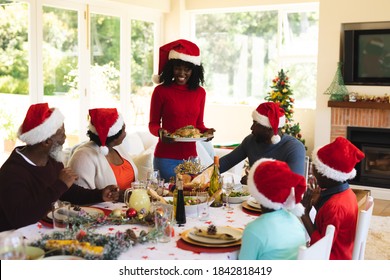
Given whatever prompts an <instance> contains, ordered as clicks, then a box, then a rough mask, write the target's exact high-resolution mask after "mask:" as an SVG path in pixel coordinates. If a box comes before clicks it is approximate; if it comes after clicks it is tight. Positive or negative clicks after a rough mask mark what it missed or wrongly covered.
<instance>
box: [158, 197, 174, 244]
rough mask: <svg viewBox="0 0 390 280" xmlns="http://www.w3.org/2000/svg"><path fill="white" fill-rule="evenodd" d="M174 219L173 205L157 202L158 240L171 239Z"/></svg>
mask: <svg viewBox="0 0 390 280" xmlns="http://www.w3.org/2000/svg"><path fill="white" fill-rule="evenodd" d="M172 220H173V205H170V204H164V203H161V202H156V204H155V208H154V222H155V225H156V231H157V241H158V242H162V243H166V242H169V241H170V240H171V235H172Z"/></svg>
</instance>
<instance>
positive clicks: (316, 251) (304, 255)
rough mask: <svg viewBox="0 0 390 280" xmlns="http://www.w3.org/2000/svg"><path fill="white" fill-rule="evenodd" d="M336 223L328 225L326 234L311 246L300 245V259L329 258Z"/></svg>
mask: <svg viewBox="0 0 390 280" xmlns="http://www.w3.org/2000/svg"><path fill="white" fill-rule="evenodd" d="M335 229H336V228H335V227H334V225H328V226H327V227H326V232H325V236H324V237H322V238H321V239H320V240H318V241H317V242H316V243H314V244H313V245H311V246H310V247H306V246H300V247H299V249H298V258H297V259H298V260H329V256H330V250H331V249H332V244H333V237H334V231H335Z"/></svg>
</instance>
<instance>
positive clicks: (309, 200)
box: [301, 175, 321, 215]
mask: <svg viewBox="0 0 390 280" xmlns="http://www.w3.org/2000/svg"><path fill="white" fill-rule="evenodd" d="M320 194H321V188H320V187H319V186H318V184H317V180H316V178H315V177H314V176H313V175H310V177H309V179H308V186H307V190H306V192H305V194H304V196H303V198H302V201H301V203H302V205H303V206H304V207H305V214H307V215H308V214H309V213H310V210H311V208H312V207H313V206H314V205H316V204H317V202H318V199H319V198H320Z"/></svg>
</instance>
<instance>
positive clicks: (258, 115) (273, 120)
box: [252, 102, 286, 144]
mask: <svg viewBox="0 0 390 280" xmlns="http://www.w3.org/2000/svg"><path fill="white" fill-rule="evenodd" d="M252 118H253V120H255V121H256V122H258V123H259V124H261V125H262V126H265V127H269V128H272V130H273V131H274V135H273V136H272V137H271V142H272V144H277V143H279V141H280V136H279V134H278V129H279V128H280V127H283V126H284V125H285V122H286V117H285V115H284V110H283V108H282V107H280V106H279V104H278V103H274V102H265V103H261V104H260V105H259V106H258V107H257V108H256V110H254V111H253V112H252Z"/></svg>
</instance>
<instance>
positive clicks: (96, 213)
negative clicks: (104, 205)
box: [47, 206, 104, 219]
mask: <svg viewBox="0 0 390 280" xmlns="http://www.w3.org/2000/svg"><path fill="white" fill-rule="evenodd" d="M80 208H81V210H83V211H85V212H86V213H87V214H88V215H90V216H91V217H94V216H96V217H97V216H99V215H104V212H103V210H100V209H97V208H93V207H80ZM79 212H80V211H76V210H74V207H73V206H72V207H70V215H71V216H76V215H78V213H79ZM47 217H48V218H49V219H53V214H52V212H49V213H47Z"/></svg>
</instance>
